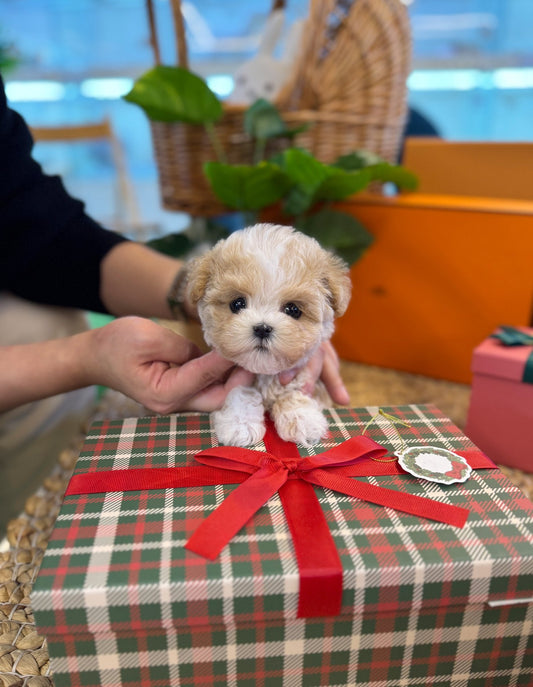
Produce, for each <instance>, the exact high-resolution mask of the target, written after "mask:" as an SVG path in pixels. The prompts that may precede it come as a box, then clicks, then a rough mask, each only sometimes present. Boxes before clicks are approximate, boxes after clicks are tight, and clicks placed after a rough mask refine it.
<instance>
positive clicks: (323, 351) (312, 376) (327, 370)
mask: <svg viewBox="0 0 533 687" xmlns="http://www.w3.org/2000/svg"><path fill="white" fill-rule="evenodd" d="M305 367H306V369H307V373H308V375H307V379H306V381H305V383H304V386H303V388H302V391H303V393H304V394H308V395H309V396H311V395H312V394H313V391H314V388H315V384H316V382H317V380H318V379H321V380H322V382H323V383H324V386H325V387H326V390H327V392H328V394H329V395H330V396H331V400H332V401H333V402H334V403H338V404H339V405H349V403H350V395H349V393H348V391H347V389H346V387H345V386H344V382H343V381H342V378H341V375H340V371H339V368H340V364H339V356H338V355H337V351H336V350H335V348H334V347H333V344H332V343H331V341H324V342H323V343H322V345H321V346H320V348H319V349H318V350H317V351H316V353H315V354H314V355H313V356H312V357H311V358H310V359H309V361H308V362H307V364H306V365H305ZM301 369H302V368H293V369H291V370H285V371H283V372H280V374H279V381H280V382H281V384H283V385H285V384H288V383H289V382H291V381H292V380H293V379H294V378H295V377H296V375H297V374H298V373H299V372H300V371H301Z"/></svg>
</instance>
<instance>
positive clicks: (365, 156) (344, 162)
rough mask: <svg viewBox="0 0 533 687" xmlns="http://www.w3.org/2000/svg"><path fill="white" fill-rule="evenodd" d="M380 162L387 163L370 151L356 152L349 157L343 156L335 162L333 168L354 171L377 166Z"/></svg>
mask: <svg viewBox="0 0 533 687" xmlns="http://www.w3.org/2000/svg"><path fill="white" fill-rule="evenodd" d="M378 162H385V160H384V159H383V158H382V157H379V155H376V154H375V153H371V152H370V151H368V150H354V151H353V152H351V153H348V154H347V155H341V156H340V157H339V158H338V159H337V160H335V162H334V163H333V166H334V167H340V168H341V169H346V170H347V171H350V170H351V171H354V170H356V169H363V167H368V166H369V165H375V164H377V163H378Z"/></svg>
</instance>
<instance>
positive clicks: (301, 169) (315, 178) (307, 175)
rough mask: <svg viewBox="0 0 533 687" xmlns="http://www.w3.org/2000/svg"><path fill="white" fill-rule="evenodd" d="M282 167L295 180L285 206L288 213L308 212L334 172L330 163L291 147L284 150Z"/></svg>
mask: <svg viewBox="0 0 533 687" xmlns="http://www.w3.org/2000/svg"><path fill="white" fill-rule="evenodd" d="M281 168H282V169H283V170H284V171H285V172H286V174H287V175H288V177H289V178H290V179H291V181H292V182H293V186H292V188H291V189H290V191H289V193H288V195H287V198H286V199H285V203H284V208H283V209H284V212H285V213H286V214H288V215H301V214H302V213H304V212H306V211H307V210H308V209H309V208H310V207H311V206H312V205H313V203H314V202H315V201H316V200H317V196H316V194H317V191H318V189H319V188H320V187H321V185H322V184H323V182H324V180H325V179H326V178H327V177H328V176H329V175H330V174H331V173H332V170H331V168H330V167H329V166H328V165H325V164H323V163H322V162H320V161H319V160H317V159H316V158H315V157H313V156H312V155H311V154H310V153H308V152H306V151H304V150H300V149H299V148H289V149H287V150H285V151H284V152H283V155H282V158H281Z"/></svg>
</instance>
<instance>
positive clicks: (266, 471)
mask: <svg viewBox="0 0 533 687" xmlns="http://www.w3.org/2000/svg"><path fill="white" fill-rule="evenodd" d="M286 480H287V471H286V470H284V469H280V470H277V471H274V470H272V468H268V467H262V468H259V470H257V472H254V474H253V475H251V476H250V477H249V478H248V479H247V480H246V481H245V482H243V483H242V484H240V485H239V486H238V487H237V488H236V489H235V490H234V491H232V492H231V494H230V495H229V496H228V497H227V498H226V499H224V501H222V503H221V504H220V505H219V506H218V507H217V508H216V510H214V511H213V512H212V513H211V515H209V517H207V518H206V519H205V520H204V521H203V522H202V523H201V524H200V525H199V527H198V528H197V529H196V530H195V532H194V533H193V535H192V536H191V537H190V538H189V540H188V541H187V543H186V544H185V548H186V549H188V550H189V551H192V552H193V553H196V554H198V555H199V556H203V557H204V558H208V559H209V560H214V559H215V558H216V557H217V556H218V555H219V553H220V552H221V551H222V549H223V548H224V547H225V546H226V544H228V542H229V541H230V540H231V539H232V538H233V537H234V536H235V535H236V534H237V532H238V531H239V530H240V529H241V528H242V527H244V525H245V524H246V523H247V522H248V520H249V519H250V518H251V517H252V516H253V515H255V513H256V512H257V511H258V510H259V508H261V506H263V505H264V504H265V503H266V502H267V501H268V500H269V499H270V497H271V496H273V495H274V494H275V493H276V492H277V491H278V489H279V488H280V487H281V486H282V485H283V484H284V482H285V481H286Z"/></svg>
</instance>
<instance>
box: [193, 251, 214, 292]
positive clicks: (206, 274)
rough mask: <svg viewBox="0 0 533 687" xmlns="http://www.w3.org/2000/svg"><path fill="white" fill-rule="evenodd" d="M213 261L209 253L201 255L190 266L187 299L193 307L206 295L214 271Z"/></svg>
mask: <svg viewBox="0 0 533 687" xmlns="http://www.w3.org/2000/svg"><path fill="white" fill-rule="evenodd" d="M211 262H212V259H211V255H210V254H209V253H206V254H205V255H201V256H200V257H198V258H195V259H194V260H191V262H190V263H189V265H188V272H189V275H188V279H187V297H188V299H189V300H190V301H191V303H192V304H193V305H196V304H197V303H198V301H199V300H200V299H201V298H202V296H203V295H204V294H205V291H206V289H207V285H208V283H209V278H210V276H211V270H212V264H211Z"/></svg>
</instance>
